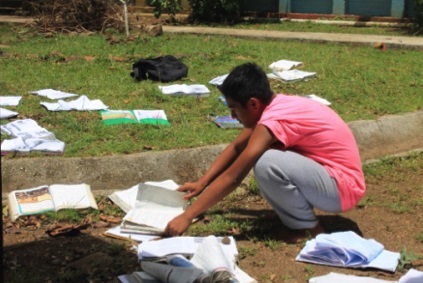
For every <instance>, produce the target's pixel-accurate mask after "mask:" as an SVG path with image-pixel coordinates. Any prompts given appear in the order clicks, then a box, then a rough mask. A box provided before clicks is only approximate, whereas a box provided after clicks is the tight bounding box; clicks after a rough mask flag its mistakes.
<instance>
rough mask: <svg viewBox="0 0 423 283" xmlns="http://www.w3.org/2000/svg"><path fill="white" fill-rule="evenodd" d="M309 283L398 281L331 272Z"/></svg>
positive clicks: (395, 282) (380, 282)
mask: <svg viewBox="0 0 423 283" xmlns="http://www.w3.org/2000/svg"><path fill="white" fill-rule="evenodd" d="M308 282H309V283H398V281H387V280H383V279H378V278H372V277H368V276H356V275H348V274H340V273H336V272H331V273H329V274H326V275H322V276H316V277H313V278H310V280H309V281H308Z"/></svg>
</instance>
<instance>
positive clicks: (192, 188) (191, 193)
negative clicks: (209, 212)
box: [177, 182, 205, 199]
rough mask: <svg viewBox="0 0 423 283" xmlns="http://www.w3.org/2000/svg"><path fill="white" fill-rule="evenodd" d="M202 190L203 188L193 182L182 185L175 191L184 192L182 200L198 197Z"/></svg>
mask: <svg viewBox="0 0 423 283" xmlns="http://www.w3.org/2000/svg"><path fill="white" fill-rule="evenodd" d="M204 189H205V187H204V186H203V185H202V184H200V183H199V182H194V183H185V184H183V185H182V186H180V187H179V188H178V189H177V191H180V192H186V194H185V196H184V199H191V198H193V197H195V196H198V195H199V194H200V193H201V192H202V191H203V190H204Z"/></svg>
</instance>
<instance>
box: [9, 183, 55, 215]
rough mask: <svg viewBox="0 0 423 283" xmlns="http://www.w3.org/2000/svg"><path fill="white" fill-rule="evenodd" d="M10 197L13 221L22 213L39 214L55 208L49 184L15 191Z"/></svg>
mask: <svg viewBox="0 0 423 283" xmlns="http://www.w3.org/2000/svg"><path fill="white" fill-rule="evenodd" d="M8 197H9V207H10V212H11V213H10V214H11V218H12V221H14V220H16V218H18V217H19V216H20V215H30V214H39V213H43V212H45V211H51V210H54V202H53V198H52V196H51V194H50V192H49V188H48V186H47V185H43V186H39V187H36V188H32V189H26V190H19V191H13V192H11V193H10V194H9V196H8Z"/></svg>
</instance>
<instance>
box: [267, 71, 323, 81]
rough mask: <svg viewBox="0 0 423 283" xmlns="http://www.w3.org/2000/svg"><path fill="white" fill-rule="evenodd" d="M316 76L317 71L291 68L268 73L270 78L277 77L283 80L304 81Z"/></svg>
mask: <svg viewBox="0 0 423 283" xmlns="http://www.w3.org/2000/svg"><path fill="white" fill-rule="evenodd" d="M315 76H316V73H315V72H306V71H300V70H296V69H293V70H289V71H280V72H279V71H274V72H272V73H269V74H267V77H268V78H270V79H277V80H280V81H282V82H295V81H302V80H307V79H310V78H313V77H315Z"/></svg>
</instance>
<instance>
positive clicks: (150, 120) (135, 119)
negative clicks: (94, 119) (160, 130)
mask: <svg viewBox="0 0 423 283" xmlns="http://www.w3.org/2000/svg"><path fill="white" fill-rule="evenodd" d="M100 114H101V118H102V119H103V123H104V124H105V125H118V124H149V125H157V126H169V125H170V123H169V121H168V120H167V117H166V114H165V112H164V111H163V110H103V111H100Z"/></svg>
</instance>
